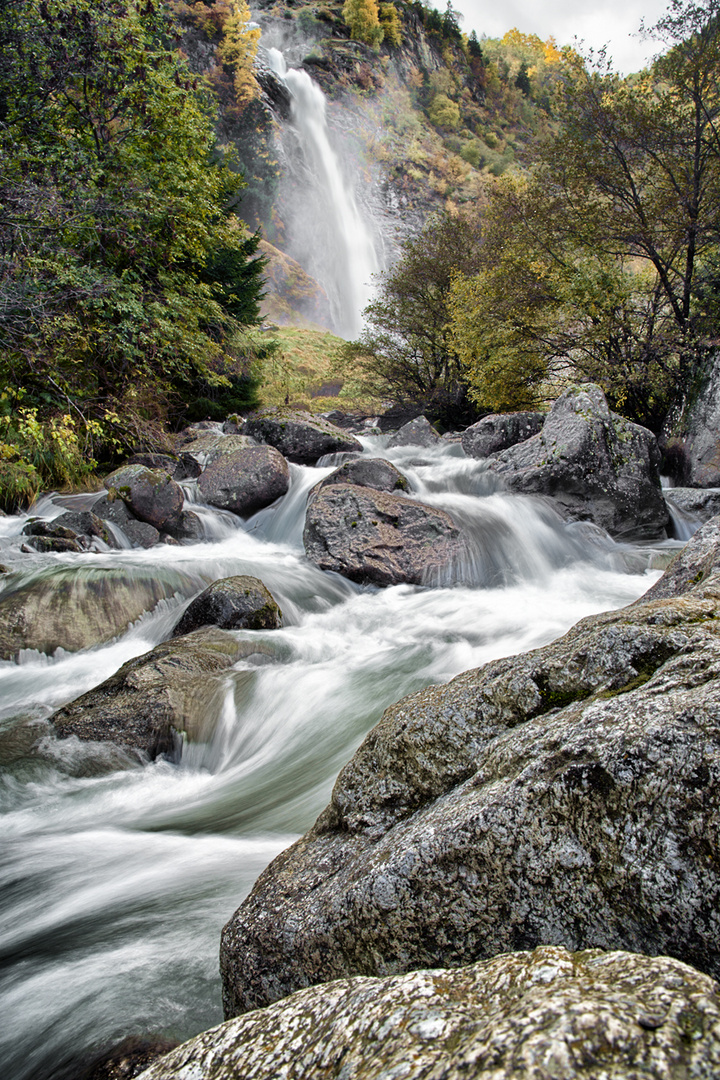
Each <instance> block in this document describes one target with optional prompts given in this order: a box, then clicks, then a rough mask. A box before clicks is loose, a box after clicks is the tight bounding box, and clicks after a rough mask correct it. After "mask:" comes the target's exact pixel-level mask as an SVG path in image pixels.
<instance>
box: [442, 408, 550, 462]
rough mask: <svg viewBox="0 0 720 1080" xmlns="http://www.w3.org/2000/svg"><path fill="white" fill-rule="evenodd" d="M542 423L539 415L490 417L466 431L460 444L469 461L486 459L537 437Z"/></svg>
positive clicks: (531, 413)
mask: <svg viewBox="0 0 720 1080" xmlns="http://www.w3.org/2000/svg"><path fill="white" fill-rule="evenodd" d="M544 423H545V413H540V412H517V413H493V415H492V416H485V417H483V419H482V420H478V422H477V424H473V425H472V426H471V427H469V428H465V431H463V433H462V436H461V438H460V442H461V443H462V448H463V450H464V451H465V453H466V454H467V456H468V457H474V458H486V457H489V456H490V454H497V453H499V451H501V450H507V449H508V448H509V447H510V446H515V445H516V444H517V443H519V442H525V440H526V439H530V438H532V436H533V435H537V434H538V432H539V431H542V426H543V424H544Z"/></svg>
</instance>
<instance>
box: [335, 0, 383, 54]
mask: <svg viewBox="0 0 720 1080" xmlns="http://www.w3.org/2000/svg"><path fill="white" fill-rule="evenodd" d="M343 19H344V20H345V23H346V24H347V26H349V28H350V36H351V37H353V38H355V40H356V41H362V42H364V44H365V45H379V44H380V42H381V41H382V39H383V28H382V27H381V25H380V17H379V12H378V5H377V0H345V3H344V4H343Z"/></svg>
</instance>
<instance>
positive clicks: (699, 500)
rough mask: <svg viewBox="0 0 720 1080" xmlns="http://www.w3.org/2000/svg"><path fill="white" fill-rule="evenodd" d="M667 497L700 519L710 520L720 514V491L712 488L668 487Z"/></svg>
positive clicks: (675, 504) (681, 508)
mask: <svg viewBox="0 0 720 1080" xmlns="http://www.w3.org/2000/svg"><path fill="white" fill-rule="evenodd" d="M665 498H666V499H667V500H668V501H669V502H671V503H672V504H673V505H674V506H677V507H678V509H680V510H682V511H684V512H685V513H686V514H693V515H694V516H695V517H696V518H699V519H700V521H709V520H710V518H711V517H715V515H716V514H720V491H715V490H713V489H712V488H710V489H708V488H687V487H674V488H668V489H667V491H666V492H665Z"/></svg>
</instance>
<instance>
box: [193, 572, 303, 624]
mask: <svg viewBox="0 0 720 1080" xmlns="http://www.w3.org/2000/svg"><path fill="white" fill-rule="evenodd" d="M201 626H217V627H219V628H220V629H223V630H276V629H277V628H278V627H279V626H282V611H281V610H280V608H279V607H278V605H277V603H276V601H275V598H274V597H273V595H272V593H271V592H270V590H269V589H268V588H266V587H265V585H263V583H262V581H260V579H259V578H256V577H251V576H250V575H249V574H236V575H235V576H234V577H229V578H222V580H220V581H214V582H213V583H212V585H209V586H208V588H207V589H204V590H203V592H201V593H200V595H199V596H196V597H195V599H194V600H193V601H192V602H191V603H190V604H189V606H188V607H187V608H186V609H185V611H184V612H183V614H182V616H181V618H180V619H179V621H178V622H177V624H176V626H175V627H174V629H173V633H172V636H173V637H178V636H179V635H181V634H188V633H190V632H191V631H193V630H198V629H199V628H200V627H201Z"/></svg>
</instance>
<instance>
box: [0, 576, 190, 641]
mask: <svg viewBox="0 0 720 1080" xmlns="http://www.w3.org/2000/svg"><path fill="white" fill-rule="evenodd" d="M177 587H178V583H177V580H176V578H175V577H174V576H168V577H167V578H164V577H163V576H162V575H161V574H158V572H157V570H154V571H153V572H152V573H148V574H147V575H145V576H139V575H137V574H132V573H131V572H130V573H128V572H126V571H125V570H123V569H118V570H114V569H97V570H95V569H93V570H89V571H87V572H86V573H84V574H82V575H79V574H78V573H77V571H74V570H73V569H71V568H67V569H60V570H55V572H54V573H53V575H52V577H38V578H37V579H36V580H35V581H31V582H29V583H26V584H23V585H21V586H20V587H19V588H17V589H14V590H13V589H8V590H7V591H5V592H3V594H2V596H1V597H0V658H1V659H3V660H11V659H14V658H16V657H17V656H18V654H19V652H20V651H21V650H22V649H37V650H38V651H39V652H44V653H48V654H52V653H53V652H55V650H56V649H58V648H63V649H65V650H67V652H76V651H77V650H78V649H86V648H90V647H91V646H92V645H97V644H98V643H100V642H103V641H110V640H111V638H114V637H115V636H116V635H117V634H119V633H121V632H123V631H124V630H126V629H127V627H128V626H129V624H130V623H131V622H134V621H135V620H136V619H138V618H140V616H141V615H142V614H143V613H144V612H145V611H150V610H152V609H153V608H154V607H155V605H156V604H157V603H158V601H160V600H163V599H165V598H166V597H170V596H172V595H173V593H174V592H175V591H176V589H177Z"/></svg>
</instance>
